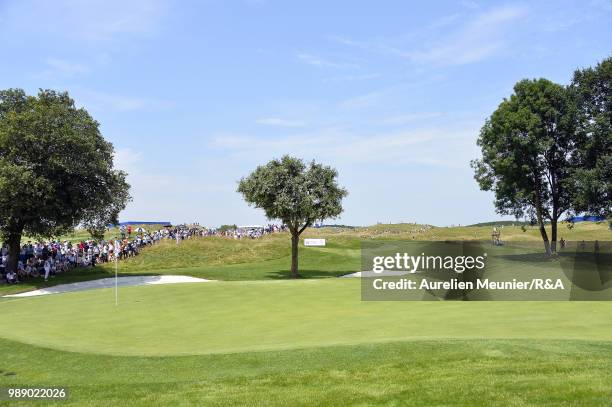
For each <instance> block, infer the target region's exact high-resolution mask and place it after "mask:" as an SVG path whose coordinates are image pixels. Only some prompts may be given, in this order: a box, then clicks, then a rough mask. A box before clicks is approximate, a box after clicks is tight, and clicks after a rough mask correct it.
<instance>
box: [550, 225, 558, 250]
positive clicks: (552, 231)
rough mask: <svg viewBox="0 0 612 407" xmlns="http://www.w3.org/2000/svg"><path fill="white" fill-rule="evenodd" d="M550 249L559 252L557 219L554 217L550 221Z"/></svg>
mask: <svg viewBox="0 0 612 407" xmlns="http://www.w3.org/2000/svg"><path fill="white" fill-rule="evenodd" d="M550 240H551V245H550V251H551V252H552V253H557V219H556V218H553V219H552V220H551V221H550Z"/></svg>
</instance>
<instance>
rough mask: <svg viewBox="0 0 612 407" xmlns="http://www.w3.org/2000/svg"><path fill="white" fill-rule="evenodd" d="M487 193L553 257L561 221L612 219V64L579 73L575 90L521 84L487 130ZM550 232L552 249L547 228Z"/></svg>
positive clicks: (481, 169)
mask: <svg viewBox="0 0 612 407" xmlns="http://www.w3.org/2000/svg"><path fill="white" fill-rule="evenodd" d="M478 145H479V146H480V148H481V150H482V158H481V159H478V160H474V161H472V166H473V168H474V169H475V178H476V180H477V181H478V183H479V185H480V187H481V189H483V190H487V191H493V192H494V193H495V207H496V209H497V211H498V212H499V213H501V214H505V215H514V216H516V217H517V218H518V217H523V216H527V217H529V218H530V219H531V220H532V221H533V222H537V223H538V224H539V226H540V232H541V234H542V239H543V241H544V245H545V248H546V251H547V252H549V253H550V252H554V251H555V249H556V245H555V243H556V240H557V220H558V219H559V218H560V216H561V215H562V214H566V215H570V214H578V213H587V214H590V215H600V216H606V217H608V219H610V218H611V217H612V58H608V59H606V60H604V61H603V62H601V63H599V64H598V65H597V66H596V67H594V68H586V69H582V70H577V71H576V72H575V73H574V78H573V80H572V83H571V84H570V85H569V86H562V85H558V84H555V83H552V82H551V81H549V80H546V79H538V80H522V81H520V82H518V83H517V84H516V85H515V87H514V93H513V94H512V95H511V96H510V98H509V99H504V101H502V103H501V104H500V105H499V107H498V108H497V109H496V110H495V112H493V114H492V115H491V117H490V118H489V119H488V120H487V121H486V123H485V125H484V126H483V128H482V130H481V132H480V136H479V138H478ZM546 221H549V222H550V224H551V238H552V245H549V240H548V235H547V232H546V229H545V227H544V223H545V222H546Z"/></svg>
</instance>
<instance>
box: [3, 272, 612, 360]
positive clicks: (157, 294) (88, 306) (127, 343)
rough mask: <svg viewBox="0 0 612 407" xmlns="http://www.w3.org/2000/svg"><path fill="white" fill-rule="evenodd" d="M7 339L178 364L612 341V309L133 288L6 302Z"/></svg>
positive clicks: (294, 290)
mask: <svg viewBox="0 0 612 407" xmlns="http://www.w3.org/2000/svg"><path fill="white" fill-rule="evenodd" d="M0 311H1V312H2V315H3V317H2V318H1V319H0V337H2V338H5V339H10V340H14V341H19V342H22V343H27V344H33V345H38V346H42V347H46V348H54V349H58V350H65V351H71V352H82V353H89V354H107V355H133V356H162V355H164V356H172V355H203V354H215V353H237V352H251V351H272V350H284V349H294V348H310V347H325V346H331V345H350V344H372V343H380V342H391V341H421V340H432V339H433V340H437V339H502V338H509V339H510V338H521V339H546V340H551V339H559V340H569V339H572V340H599V341H609V340H612V325H610V323H609V322H610V318H609V316H610V314H611V313H612V303H608V302H452V301H449V302H436V301H429V302H367V301H361V299H360V285H359V280H358V279H354V280H353V279H321V280H298V281H238V282H211V283H203V284H176V285H163V286H162V285H159V286H141V287H126V288H121V289H120V291H119V305H118V306H115V303H114V291H113V290H112V289H102V290H92V291H82V292H75V293H67V294H58V295H51V296H43V297H34V298H21V299H11V300H6V301H2V302H0Z"/></svg>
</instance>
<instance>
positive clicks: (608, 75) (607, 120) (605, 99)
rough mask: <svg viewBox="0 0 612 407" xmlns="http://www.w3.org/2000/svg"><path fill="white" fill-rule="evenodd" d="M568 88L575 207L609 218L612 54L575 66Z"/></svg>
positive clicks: (611, 210)
mask: <svg viewBox="0 0 612 407" xmlns="http://www.w3.org/2000/svg"><path fill="white" fill-rule="evenodd" d="M570 89H571V90H572V91H573V93H574V96H575V100H576V104H577V106H578V131H577V138H576V143H577V145H578V149H577V151H578V153H577V154H576V157H575V158H576V170H575V173H574V177H573V179H572V188H573V191H574V199H573V203H574V210H575V211H576V212H586V213H589V214H593V215H599V216H604V217H607V218H608V219H610V218H612V58H608V59H606V60H604V61H602V62H601V63H599V64H597V66H595V67H594V68H586V69H582V70H577V71H576V72H575V73H574V78H573V80H572V84H571V86H570Z"/></svg>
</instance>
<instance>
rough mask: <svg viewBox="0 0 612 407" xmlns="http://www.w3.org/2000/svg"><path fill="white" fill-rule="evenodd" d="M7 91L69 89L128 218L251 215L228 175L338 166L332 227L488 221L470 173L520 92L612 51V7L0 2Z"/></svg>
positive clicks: (222, 219) (490, 213) (213, 221)
mask: <svg viewBox="0 0 612 407" xmlns="http://www.w3.org/2000/svg"><path fill="white" fill-rule="evenodd" d="M0 44H2V63H1V64H0V88H9V87H19V88H24V89H25V90H26V91H28V92H30V93H34V92H36V90H37V89H38V88H53V89H59V90H68V91H69V92H70V94H71V95H72V96H73V98H74V99H75V100H76V101H77V103H78V104H79V105H81V106H84V107H86V108H87V109H88V110H89V111H90V113H91V114H92V115H93V116H94V117H95V118H96V119H97V120H98V121H99V122H100V123H101V128H102V132H103V134H104V136H105V137H106V138H107V139H109V140H111V141H112V142H113V143H114V145H115V149H116V164H117V166H119V167H120V168H123V169H125V170H126V171H128V172H129V174H130V176H129V180H130V182H131V184H132V195H133V198H134V199H133V202H132V203H131V204H130V205H129V206H128V208H127V209H126V210H125V211H124V213H123V214H122V216H121V217H122V219H123V220H134V219H136V220H138V219H143V220H170V221H173V222H177V223H178V222H183V221H199V222H200V223H202V224H206V225H219V224H222V223H238V224H244V223H258V222H263V221H264V220H265V217H264V215H263V213H262V212H261V211H259V210H257V209H253V208H250V207H248V206H247V205H246V204H245V203H244V202H243V200H242V198H241V196H240V195H239V194H238V193H236V192H235V189H236V184H237V181H238V180H239V179H240V178H241V177H242V176H245V175H247V174H248V173H249V171H251V170H252V169H254V168H255V167H256V166H257V165H259V164H263V163H265V162H266V161H268V160H269V159H271V158H273V157H279V156H281V155H282V154H285V153H289V154H292V155H296V156H299V157H302V158H304V159H308V160H310V159H315V160H317V161H321V162H324V163H327V164H330V165H332V166H334V167H336V168H337V169H338V170H339V173H340V183H341V184H342V185H344V186H345V187H347V189H348V190H349V193H350V195H349V196H348V197H347V198H346V200H345V205H344V207H345V211H344V213H343V215H342V217H341V218H340V219H339V220H338V221H337V222H342V223H347V224H356V225H364V224H372V223H376V222H400V221H406V222H412V221H416V222H421V223H430V224H435V225H450V224H468V223H474V222H478V221H487V220H493V219H498V218H499V216H498V215H496V214H495V211H494V208H493V205H492V199H493V198H492V195H491V194H490V193H486V192H482V191H479V189H478V187H477V185H476V182H475V181H474V179H473V172H472V170H471V169H470V167H469V160H470V159H473V158H476V157H477V156H478V149H477V147H476V145H475V141H476V138H477V136H478V131H479V129H480V127H481V126H482V124H483V123H484V120H485V119H486V117H487V116H488V115H490V113H491V112H492V111H493V110H494V109H495V108H496V106H497V105H498V104H499V103H500V101H501V100H502V98H503V97H506V96H509V95H510V93H511V90H512V86H513V84H514V83H515V82H516V81H518V80H520V79H522V78H536V77H546V78H549V79H551V80H554V81H557V82H560V83H567V82H568V81H569V80H570V78H571V75H572V73H573V71H574V70H575V69H576V68H579V67H585V66H590V65H594V64H595V63H596V62H597V61H599V60H601V59H603V58H605V57H608V56H610V55H611V54H612V53H611V49H610V44H612V2H611V1H604V0H599V1H588V0H587V1H576V2H567V1H549V2H545V1H538V2H534V1H532V2H512V3H506V2H484V1H482V2H479V1H470V0H466V1H452V2H438V1H431V2H406V1H376V2H374V1H367V2H366V1H313V0H311V1H302V2H297V1H275V0H243V1H229V0H227V1H221V0H219V1H194V2H189V1H164V0H154V1H143V0H130V1H125V0H123V1H117V0H103V1H102V0H96V1H66V0H56V1H53V2H49V1H45V0H39V1H29V0H20V1H11V0H0Z"/></svg>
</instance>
